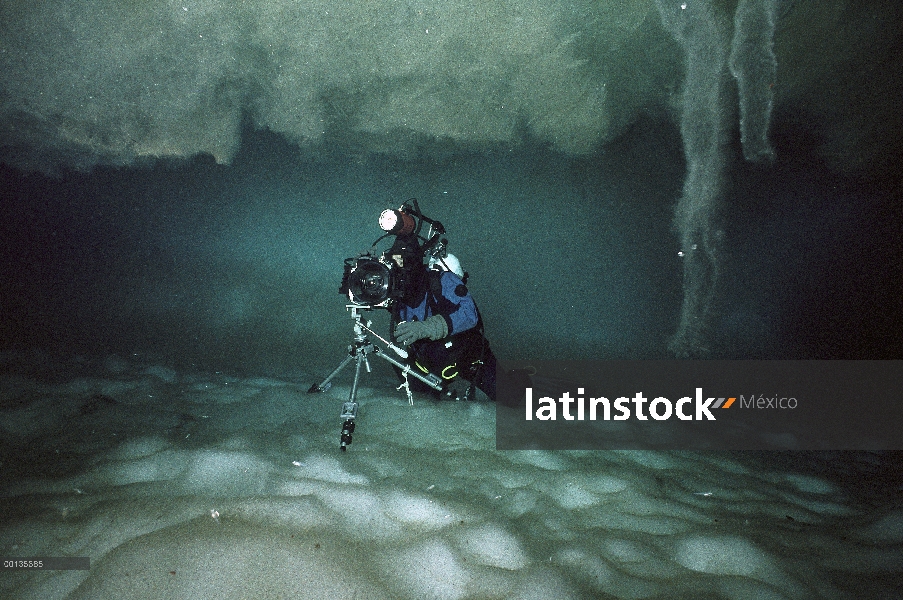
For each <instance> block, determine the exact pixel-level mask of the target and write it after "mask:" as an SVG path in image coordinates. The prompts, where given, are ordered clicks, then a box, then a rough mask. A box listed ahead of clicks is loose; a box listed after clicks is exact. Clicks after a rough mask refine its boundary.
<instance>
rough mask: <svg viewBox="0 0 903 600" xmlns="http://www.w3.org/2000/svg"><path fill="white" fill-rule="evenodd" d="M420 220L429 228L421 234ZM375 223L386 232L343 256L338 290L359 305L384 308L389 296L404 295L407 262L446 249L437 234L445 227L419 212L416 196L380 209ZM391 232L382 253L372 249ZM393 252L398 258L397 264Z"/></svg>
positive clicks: (412, 261) (426, 257) (421, 225)
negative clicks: (361, 249) (388, 245)
mask: <svg viewBox="0 0 903 600" xmlns="http://www.w3.org/2000/svg"><path fill="white" fill-rule="evenodd" d="M424 223H426V224H428V225H429V228H428V229H429V231H428V233H427V235H426V236H421V235H420V232H421V230H422V229H423V225H424ZM379 226H380V228H381V229H382V230H383V231H385V232H386V233H385V234H384V235H382V236H381V237H379V238H378V239H377V240H376V241H375V242H373V245H372V247H371V249H370V250H369V251H367V252H364V253H361V254H359V255H358V256H356V257H352V258H346V259H345V272H344V274H343V276H342V285H341V286H340V287H339V293H340V294H342V295H344V296H348V298H349V300H351V302H352V303H353V304H355V305H358V306H361V307H367V308H388V307H389V305H390V304H391V303H392V301H393V300H397V299H399V298H402V297H404V293H405V288H406V283H407V281H408V275H409V274H410V266H411V264H413V263H414V262H419V263H421V264H422V263H424V262H425V261H426V260H427V259H428V258H430V257H440V258H441V257H443V256H444V255H445V253H446V246H447V244H448V240H446V239H444V238H442V237H441V236H442V235H443V234H444V233H445V228H444V227H443V226H442V224H441V223H439V222H438V221H434V220H432V219H429V218H427V217H426V216H424V215H423V213H421V212H420V207H419V206H418V204H417V199H416V198H411V199H410V200H408V201H407V202H405V203H404V204H403V205H402V206H401V207H400V208H398V209H397V210H393V209H386V210H384V211H383V212H382V213H381V214H380V216H379ZM392 235H394V236H395V243H394V244H393V245H392V247H391V248H390V249H389V250H386V251H384V252H382V253H378V252H376V251H375V250H374V249H375V248H376V246H377V244H379V243H380V242H381V241H382V240H384V239H385V238H387V237H389V236H392ZM421 242H422V243H421ZM395 256H399V257H400V258H401V259H402V260H401V261H400V262H401V264H399V262H398V261H396V260H395V258H394V257H395ZM405 263H407V264H405ZM405 266H407V267H408V268H405Z"/></svg>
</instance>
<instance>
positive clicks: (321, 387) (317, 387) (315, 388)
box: [307, 354, 354, 394]
mask: <svg viewBox="0 0 903 600" xmlns="http://www.w3.org/2000/svg"><path fill="white" fill-rule="evenodd" d="M352 358H354V355H353V354H349V355H348V356H346V357H345V359H344V360H343V361H342V362H341V363H339V366H337V367H336V368H335V369H334V370H333V371H332V373H330V374H329V375H328V376H327V377H326V379H324V380H323V381H321V382H320V383H315V384H313V385H312V386H310V389H309V390H307V393H308V394H313V393H314V392H325V391H326V390H328V389H329V388H330V387H332V384H331V383H330V381H331V380H332V378H333V377H335V376H336V375H338V374H339V371H341V370H342V369H344V368H345V365H347V364H348V363H350V362H351V359H352Z"/></svg>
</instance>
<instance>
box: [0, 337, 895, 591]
mask: <svg viewBox="0 0 903 600" xmlns="http://www.w3.org/2000/svg"><path fill="white" fill-rule="evenodd" d="M48 360H49V359H48V358H47V357H44V356H40V355H29V356H27V355H5V356H4V371H3V372H4V374H3V379H2V382H0V384H2V385H0V390H2V392H0V401H2V404H0V407H2V409H0V410H2V418H0V424H2V429H3V431H2V439H3V440H4V442H3V446H2V450H3V456H2V473H3V475H2V486H0V489H2V499H0V511H2V514H3V515H4V516H3V519H2V525H0V554H2V555H3V556H4V557H38V556H88V557H90V565H91V567H90V570H89V571H33V572H24V571H15V572H11V571H7V572H4V573H3V574H2V575H0V596H2V597H4V598H21V599H27V598H41V599H49V598H72V599H74V598H126V597H127V598H348V599H352V598H355V599H363V598H412V599H425V598H437V599H440V598H441V599H458V598H537V599H538V598H543V599H548V598H561V599H564V598H729V599H753V598H755V599H757V600H762V599H777V598H792V599H800V598H876V599H877V598H898V597H899V596H898V595H897V594H898V593H899V583H900V572H901V571H903V508H900V503H899V496H900V493H901V490H900V486H899V480H898V479H896V480H895V479H894V478H893V476H892V473H893V470H892V467H891V465H892V463H893V462H894V461H895V460H896V458H895V457H892V456H887V455H882V454H872V453H857V454H844V453H832V454H824V455H814V454H757V455H752V454H739V453H735V454H726V453H717V452H713V453H679V452H646V451H623V452H578V451H573V452H544V451H507V452H503V451H497V450H496V449H495V426H494V421H495V407H494V405H493V404H491V403H488V402H467V403H464V402H459V403H455V402H435V401H432V400H430V399H428V398H426V397H423V396H416V397H415V402H414V405H413V406H409V404H408V401H407V398H406V397H405V396H404V394H403V393H402V392H397V391H395V390H394V383H395V382H394V381H393V379H392V374H391V372H389V371H388V370H387V369H385V368H379V367H378V366H377V367H375V368H374V372H373V373H372V374H370V375H367V376H365V377H364V380H363V382H362V383H363V385H362V388H361V389H360V393H359V396H358V399H359V401H360V403H361V408H360V415H359V417H358V427H357V431H356V433H355V436H354V441H353V443H352V444H351V446H350V448H349V451H348V452H345V453H342V452H340V451H339V425H340V420H339V418H338V416H339V411H340V407H341V404H342V402H343V401H344V400H346V399H347V395H348V393H349V388H350V380H351V370H350V369H348V370H347V372H344V373H343V374H342V375H340V376H339V377H337V378H336V383H335V385H334V387H333V388H332V389H331V390H329V391H328V392H326V393H324V394H312V395H311V394H307V393H306V392H307V388H308V387H309V385H310V383H312V382H315V381H317V380H319V378H320V376H322V374H316V373H311V374H309V376H307V375H304V374H300V375H299V376H298V377H297V378H293V379H296V380H293V381H287V380H283V379H277V378H261V377H253V376H248V375H245V376H242V377H238V376H231V375H229V374H225V373H216V372H186V371H176V370H174V369H171V368H169V367H168V366H166V365H163V364H157V363H154V362H148V361H147V360H146V359H142V357H140V356H116V355H110V356H105V357H76V358H73V359H71V360H68V361H59V360H57V361H56V362H53V361H50V362H49V363H48Z"/></svg>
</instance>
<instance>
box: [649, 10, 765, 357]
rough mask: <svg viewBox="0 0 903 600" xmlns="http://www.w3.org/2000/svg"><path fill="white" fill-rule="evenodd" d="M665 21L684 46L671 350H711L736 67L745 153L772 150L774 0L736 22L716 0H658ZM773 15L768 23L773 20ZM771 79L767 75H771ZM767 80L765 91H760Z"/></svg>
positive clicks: (689, 353) (683, 353)
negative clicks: (679, 264) (676, 305)
mask: <svg viewBox="0 0 903 600" xmlns="http://www.w3.org/2000/svg"><path fill="white" fill-rule="evenodd" d="M656 3H657V6H658V9H659V12H660V13H661V17H662V23H663V25H664V26H665V28H666V29H667V30H668V31H669V32H670V33H671V34H672V35H673V36H674V38H675V39H676V40H677V42H678V43H679V44H680V45H681V46H682V47H683V49H684V51H685V52H686V74H685V79H684V85H683V98H682V109H681V117H680V131H681V136H682V138H683V143H684V154H685V156H686V162H687V173H686V178H685V180H684V186H683V192H682V194H681V198H680V200H679V201H678V203H677V208H676V211H675V219H674V220H675V227H676V229H677V232H678V234H679V237H680V245H681V255H682V257H683V267H684V283H683V291H684V298H683V305H682V307H681V313H680V321H679V323H678V326H677V331H676V332H675V334H674V337H673V338H672V340H671V344H670V349H671V351H672V352H673V353H674V354H675V355H676V356H678V357H680V358H691V357H701V356H705V355H707V354H708V351H709V347H708V346H709V345H708V340H709V335H708V333H707V328H708V326H709V312H710V310H711V306H712V300H713V298H714V296H715V292H716V290H717V285H718V270H719V253H720V251H721V248H722V244H723V235H724V234H723V231H722V230H721V228H720V227H719V226H718V218H719V216H718V215H719V212H720V210H721V209H722V205H723V196H724V194H725V187H726V186H725V181H726V178H727V167H728V164H729V161H730V140H731V134H732V129H733V127H734V126H735V123H734V115H735V114H736V110H735V107H734V100H733V99H734V98H736V97H738V96H737V95H735V94H734V93H733V92H732V90H731V89H730V87H729V86H730V84H731V75H732V74H733V76H734V77H735V78H736V79H737V82H738V85H739V98H740V113H741V121H742V136H741V137H742V139H743V144H744V154H745V155H746V156H747V157H748V158H756V159H758V158H764V157H770V156H771V155H772V154H773V153H772V151H771V146H770V144H769V143H768V125H769V121H770V118H771V106H772V99H771V88H770V87H769V86H770V83H771V82H772V81H773V78H774V71H775V70H776V62H775V61H774V53H773V51H772V37H771V36H772V34H773V31H774V18H773V15H774V0H740V5H739V6H738V9H737V15H736V17H735V20H734V36H733V40H732V39H731V37H730V23H729V19H728V18H727V16H726V15H724V14H722V13H721V12H720V11H719V10H718V7H717V6H715V5H714V3H712V2H706V1H703V0H695V1H694V0H656ZM769 23H770V25H769ZM766 79H768V81H766ZM763 86H765V87H766V88H767V91H762V87H763Z"/></svg>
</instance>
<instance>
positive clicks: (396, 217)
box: [379, 208, 416, 236]
mask: <svg viewBox="0 0 903 600" xmlns="http://www.w3.org/2000/svg"><path fill="white" fill-rule="evenodd" d="M379 227H380V229H382V230H383V231H385V232H386V233H390V234H392V235H400V236H406V235H411V234H412V233H414V229H415V227H416V221H415V220H414V217H413V216H411V215H409V214H408V213H406V212H405V211H404V210H401V209H398V210H395V209H391V208H387V209H386V210H384V211H382V213H380V215H379Z"/></svg>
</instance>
